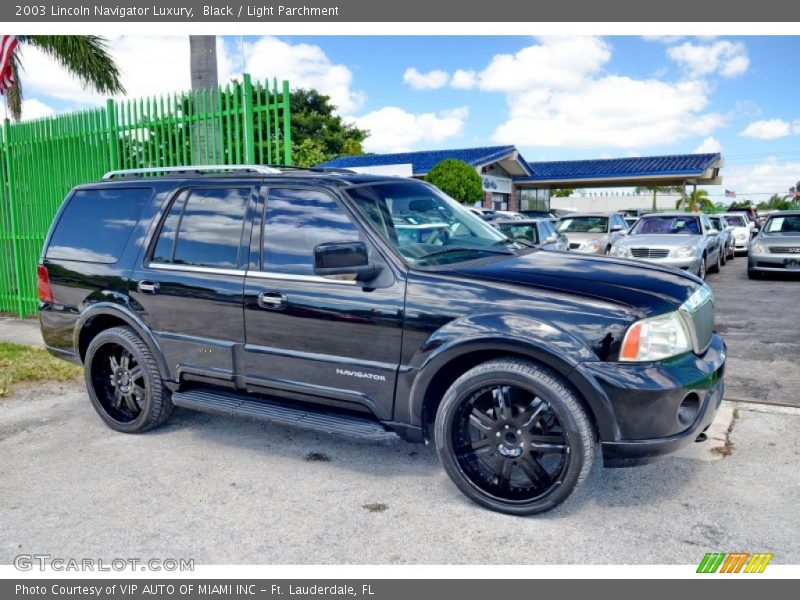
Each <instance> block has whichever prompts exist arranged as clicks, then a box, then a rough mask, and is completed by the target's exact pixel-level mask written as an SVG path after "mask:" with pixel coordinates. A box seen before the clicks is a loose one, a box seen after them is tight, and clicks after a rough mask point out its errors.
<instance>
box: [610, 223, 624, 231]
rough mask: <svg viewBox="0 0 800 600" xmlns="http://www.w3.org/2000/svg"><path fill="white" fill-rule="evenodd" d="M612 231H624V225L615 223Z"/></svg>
mask: <svg viewBox="0 0 800 600" xmlns="http://www.w3.org/2000/svg"><path fill="white" fill-rule="evenodd" d="M611 231H612V232H613V231H622V225H619V224H614V225H612V226H611Z"/></svg>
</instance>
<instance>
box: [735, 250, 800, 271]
mask: <svg viewBox="0 0 800 600" xmlns="http://www.w3.org/2000/svg"><path fill="white" fill-rule="evenodd" d="M747 269H748V270H749V271H765V272H776V273H787V272H796V273H800V254H771V253H765V254H753V253H752V252H751V253H749V254H748V255H747Z"/></svg>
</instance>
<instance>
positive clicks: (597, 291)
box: [457, 250, 702, 316]
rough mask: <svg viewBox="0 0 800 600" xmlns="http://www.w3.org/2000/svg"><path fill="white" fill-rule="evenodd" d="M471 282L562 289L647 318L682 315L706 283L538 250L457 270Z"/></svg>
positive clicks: (625, 263)
mask: <svg viewBox="0 0 800 600" xmlns="http://www.w3.org/2000/svg"><path fill="white" fill-rule="evenodd" d="M457 272H458V273H459V274H461V275H465V276H467V277H472V278H476V279H481V280H490V281H497V282H502V283H509V284H515V285H519V286H525V287H528V288H539V289H548V290H557V291H562V292H567V293H572V294H576V295H581V296H587V297H592V298H598V299H603V300H607V301H611V302H614V303H616V304H621V305H625V306H628V307H631V308H633V309H634V310H636V311H638V312H641V313H642V314H643V315H644V316H648V315H652V314H661V313H664V312H668V311H670V310H676V309H677V308H678V307H679V306H680V305H681V304H683V303H684V302H685V301H686V300H687V299H688V298H689V296H691V295H692V293H693V292H694V291H695V290H697V288H698V287H700V285H702V281H701V280H700V279H698V278H697V277H695V276H694V275H689V274H688V273H685V272H683V271H679V270H677V269H672V268H669V267H661V266H658V265H651V264H647V263H642V262H637V261H633V260H627V259H618V258H610V257H606V256H593V255H585V254H584V255H576V254H573V253H572V252H549V251H541V250H538V251H533V252H531V253H529V254H524V255H522V256H515V257H509V258H507V259H503V260H494V261H492V262H488V263H487V262H481V263H472V264H471V265H470V264H468V265H465V266H463V267H460V268H457Z"/></svg>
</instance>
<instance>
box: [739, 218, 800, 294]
mask: <svg viewBox="0 0 800 600" xmlns="http://www.w3.org/2000/svg"><path fill="white" fill-rule="evenodd" d="M787 271H795V272H798V273H800V210H798V211H780V212H775V213H772V214H771V215H770V216H769V218H768V219H767V221H766V223H765V224H764V227H762V228H761V231H760V232H759V234H758V235H757V236H756V237H754V238H753V241H752V242H750V249H749V251H748V253H747V276H748V277H750V278H751V279H754V278H756V277H760V276H761V275H763V274H765V273H785V272H787Z"/></svg>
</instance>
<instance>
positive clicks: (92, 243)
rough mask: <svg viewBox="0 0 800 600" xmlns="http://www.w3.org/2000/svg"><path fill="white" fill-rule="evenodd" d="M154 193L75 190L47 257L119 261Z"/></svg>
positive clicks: (114, 189) (106, 189)
mask: <svg viewBox="0 0 800 600" xmlns="http://www.w3.org/2000/svg"><path fill="white" fill-rule="evenodd" d="M152 195H153V190H152V189H151V188H117V187H109V188H105V189H95V190H79V191H77V192H75V193H74V194H73V195H72V197H71V198H70V200H69V204H67V206H66V207H65V208H64V212H63V213H62V214H61V218H60V219H59V220H58V223H57V225H56V228H55V230H54V231H53V235H52V237H51V238H50V245H49V246H48V248H47V254H46V256H47V258H53V259H61V260H78V261H83V262H96V263H105V264H111V263H115V262H117V260H118V259H119V257H120V255H121V254H122V251H123V250H124V249H125V244H126V243H127V242H128V239H129V238H130V236H131V232H132V231H133V228H134V227H135V226H136V224H137V223H138V222H139V216H140V215H141V213H142V209H143V208H144V205H145V203H146V202H147V201H148V200H149V199H150V197H151V196H152Z"/></svg>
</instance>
